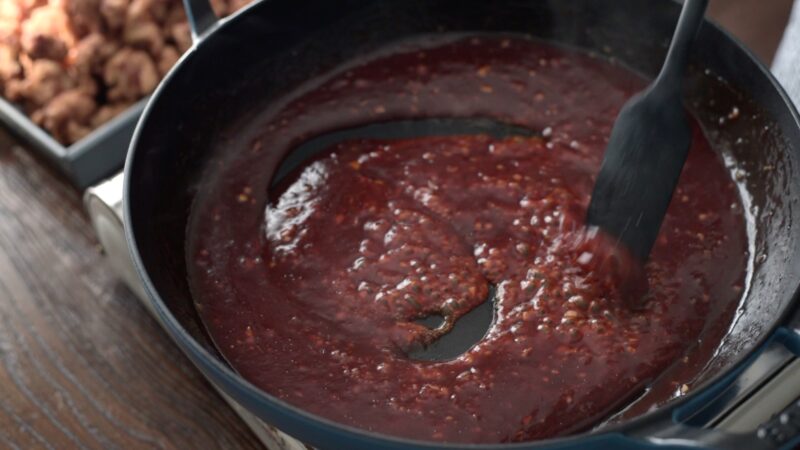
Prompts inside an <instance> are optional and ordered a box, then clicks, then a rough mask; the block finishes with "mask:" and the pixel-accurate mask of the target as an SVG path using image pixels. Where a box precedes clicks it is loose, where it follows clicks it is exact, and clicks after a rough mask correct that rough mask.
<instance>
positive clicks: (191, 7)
mask: <svg viewBox="0 0 800 450" xmlns="http://www.w3.org/2000/svg"><path fill="white" fill-rule="evenodd" d="M183 7H184V9H186V17H187V18H188V19H189V26H190V27H191V29H192V42H194V43H195V44H196V43H197V42H198V41H199V40H200V38H201V37H202V36H203V34H205V33H206V32H207V31H208V30H210V29H211V28H213V27H214V25H216V24H217V21H218V20H219V19H218V18H217V15H216V14H214V10H213V9H212V8H211V3H210V2H209V0H183Z"/></svg>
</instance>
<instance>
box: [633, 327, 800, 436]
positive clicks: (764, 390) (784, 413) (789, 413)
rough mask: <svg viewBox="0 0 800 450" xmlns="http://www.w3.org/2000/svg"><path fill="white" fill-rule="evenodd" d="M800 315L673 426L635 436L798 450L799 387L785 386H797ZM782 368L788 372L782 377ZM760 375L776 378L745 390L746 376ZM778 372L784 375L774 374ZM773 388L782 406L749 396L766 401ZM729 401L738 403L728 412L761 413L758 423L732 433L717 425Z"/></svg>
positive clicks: (682, 411)
mask: <svg viewBox="0 0 800 450" xmlns="http://www.w3.org/2000/svg"><path fill="white" fill-rule="evenodd" d="M797 319H798V318H797V317H795V318H794V320H792V321H791V322H790V323H788V324H787V326H784V327H781V328H779V329H778V330H777V331H776V332H775V333H774V334H773V336H771V337H770V339H769V340H768V342H767V343H766V344H764V345H763V346H762V347H761V348H760V349H759V350H758V351H757V352H756V353H755V354H754V355H752V356H751V357H750V358H749V359H748V360H747V361H745V362H744V363H743V364H742V365H740V367H738V368H737V369H736V370H734V372H733V373H731V374H730V375H728V376H727V377H726V378H725V379H723V380H721V381H720V382H719V383H717V384H715V385H713V386H711V387H709V388H708V389H705V390H704V391H703V392H700V393H698V395H696V396H695V398H693V399H692V400H691V401H689V402H688V403H687V404H685V405H681V406H680V407H679V408H676V410H675V411H674V412H673V414H672V417H671V420H670V421H669V423H668V424H666V425H665V424H664V423H663V422H661V423H660V424H656V426H655V427H654V428H651V429H649V430H647V429H645V430H641V431H640V432H638V433H634V436H637V435H638V437H639V438H640V439H643V440H645V441H648V442H649V443H650V444H654V445H656V446H666V447H669V448H672V447H678V448H708V449H723V450H739V449H742V450H744V449H746V450H779V449H781V450H782V449H790V448H794V446H795V445H797V444H798V443H799V442H800V397H798V398H794V397H789V396H790V395H793V396H796V395H797V393H796V391H795V393H790V392H786V389H784V388H790V386H788V385H790V384H796V379H797V377H796V375H793V374H796V373H797V371H798V370H797V365H798V364H800V359H798V356H800V328H796V326H797V325H798V323H797ZM781 371H783V375H780V373H781ZM759 373H760V374H761V376H763V375H764V374H768V373H769V374H770V375H769V377H772V378H771V379H770V378H769V377H767V378H768V379H770V381H768V382H767V383H765V384H764V385H761V386H759V387H757V389H756V391H751V392H746V391H747V389H746V388H745V387H744V386H746V380H747V379H748V378H751V379H752V378H754V377H756V376H758V374H759ZM776 373H778V374H779V375H777V376H775V374H776ZM791 380H795V381H791ZM768 389H769V390H771V391H772V395H771V396H770V397H772V398H773V400H779V402H777V405H776V406H777V407H775V406H773V407H770V406H769V405H770V404H771V403H769V402H766V403H767V404H766V405H765V404H763V403H762V404H758V403H757V402H755V401H749V400H748V399H754V398H755V399H757V398H759V396H761V397H760V398H761V399H762V400H763V399H764V398H765V397H767V394H768V393H769V392H768ZM753 392H755V393H756V394H755V395H754V394H753ZM762 394H763V395H762ZM730 404H733V405H734V407H733V408H731V409H729V410H727V411H726V412H725V414H726V415H727V414H729V413H730V412H731V411H734V412H735V410H737V409H739V408H741V409H743V410H746V413H748V414H754V413H755V414H759V415H758V416H757V417H760V419H759V421H760V424H759V425H758V427H757V428H756V429H755V430H753V431H732V430H731V429H725V427H724V426H718V425H719V424H720V421H719V420H718V419H719V417H720V412H721V410H723V409H724V408H725V407H726V405H730ZM778 405H780V406H778ZM783 405H786V406H783ZM780 408H783V409H782V410H781V409H780ZM776 410H777V411H776ZM715 416H716V417H715ZM727 417H729V418H730V417H731V416H730V415H728V416H727ZM748 429H749V428H748ZM634 436H631V437H634Z"/></svg>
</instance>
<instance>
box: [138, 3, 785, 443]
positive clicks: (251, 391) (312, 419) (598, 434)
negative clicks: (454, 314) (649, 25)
mask: <svg viewBox="0 0 800 450" xmlns="http://www.w3.org/2000/svg"><path fill="white" fill-rule="evenodd" d="M269 1H270V0H259V1H256V2H253V3H252V4H250V5H248V6H247V7H245V8H243V9H242V10H240V11H239V12H237V13H236V14H235V15H233V16H230V17H228V18H226V19H222V20H220V22H219V24H218V26H216V27H215V28H214V29H212V30H211V31H210V32H208V33H207V34H205V35H204V36H203V37H202V38H201V39H200V41H199V42H197V43H195V44H194V45H193V46H192V47H191V48H190V49H189V50H188V51H187V52H186V53H185V54H184V55H183V56H182V57H181V59H180V60H179V61H178V63H177V64H176V65H175V66H174V68H173V70H171V71H170V72H169V74H168V75H167V76H166V77H165V78H164V80H163V81H162V82H161V83H160V84H159V86H158V87H157V89H156V90H155V92H153V94H152V96H151V98H150V100H149V101H148V103H147V105H146V106H145V109H144V111H143V112H142V115H141V117H140V119H139V122H138V123H137V126H136V130H135V132H134V134H133V137H132V139H131V143H130V146H129V150H128V154H127V157H126V162H125V170H124V173H125V176H124V187H123V189H124V196H123V217H124V229H125V238H126V242H127V245H128V248H129V251H130V253H131V256H132V260H133V264H134V267H135V269H136V272H137V274H138V276H139V278H140V281H141V282H142V284H143V287H144V290H145V293H146V294H147V297H148V300H149V301H150V303H151V304H152V306H153V309H154V310H155V312H156V315H157V318H158V320H159V322H160V323H161V325H162V326H163V327H164V328H165V329H166V330H167V332H168V333H169V334H170V336H171V337H172V339H173V340H175V341H176V342H177V343H178V344H179V347H180V348H181V350H182V351H183V352H184V353H186V354H187V356H189V359H190V360H191V361H192V362H193V364H195V365H196V366H198V368H200V369H201V372H203V373H204V375H205V376H206V377H208V378H210V379H211V380H212V381H213V384H214V385H215V387H217V388H218V389H220V390H222V391H223V392H224V393H225V394H226V395H229V396H231V397H232V398H233V399H234V400H235V401H237V403H239V404H242V405H243V406H245V408H246V409H248V411H249V412H251V413H253V414H254V415H256V416H258V417H259V418H260V419H261V420H264V421H265V422H266V423H271V422H270V421H268V420H267V419H266V418H265V416H268V415H269V416H279V415H283V416H284V419H285V420H280V422H286V423H293V424H294V426H292V427H288V428H298V427H304V426H305V427H308V426H311V427H312V428H314V429H316V434H320V433H324V434H326V435H328V436H329V437H333V436H338V437H339V438H343V439H347V440H349V441H350V442H351V443H355V442H353V441H357V442H359V443H360V444H361V445H362V446H365V447H363V448H376V447H383V448H390V447H391V448H411V447H413V448H420V449H433V448H442V449H456V448H463V449H471V450H488V449H496V448H503V449H523V448H525V449H527V448H547V447H551V448H552V447H556V446H558V447H562V446H566V445H570V444H574V443H577V442H581V443H582V444H587V442H586V439H600V440H602V439H604V438H607V439H614V438H625V439H632V440H636V441H638V442H644V441H643V439H644V437H643V436H641V435H639V434H632V435H629V434H627V433H623V432H625V431H634V430H637V429H638V430H642V429H647V428H648V426H651V425H653V424H655V423H657V422H660V421H664V420H665V419H666V420H668V421H670V422H671V417H670V416H671V415H672V412H673V411H674V410H675V409H676V408H679V407H681V406H684V405H686V404H687V403H688V402H690V401H691V400H692V399H694V398H696V397H697V396H698V395H699V394H700V393H702V392H704V391H705V390H706V389H708V388H709V387H711V386H713V385H715V384H717V383H719V382H720V381H722V380H724V379H725V378H726V377H728V376H730V375H731V374H733V373H735V371H736V370H737V369H739V368H741V367H742V366H743V365H744V364H746V363H747V362H748V359H749V358H750V357H751V356H752V355H753V354H754V353H755V352H756V351H758V349H760V348H762V347H763V345H764V343H765V342H766V341H767V340H769V339H770V338H771V337H772V336H773V335H774V333H775V330H776V329H778V328H779V327H780V326H781V324H782V323H784V322H785V321H786V318H787V317H788V316H789V315H790V314H791V313H792V310H793V309H796V305H794V304H793V303H796V301H797V299H798V296H799V295H800V286H798V287H796V288H795V291H794V293H793V295H792V301H791V302H790V304H788V305H787V306H786V307H785V308H784V310H783V311H782V314H781V317H780V319H779V320H777V321H776V322H775V323H774V324H772V325H771V326H770V327H769V328H768V330H767V331H765V332H764V333H763V334H762V336H760V337H759V338H758V339H756V340H755V341H754V343H753V344H752V347H751V348H750V349H749V350H748V351H747V352H743V353H740V354H738V355H736V357H735V358H734V362H733V363H731V364H730V365H729V366H728V367H727V368H726V369H724V370H722V371H720V372H718V373H716V374H714V375H713V376H711V377H709V378H708V379H707V380H705V381H704V382H703V383H701V384H700V385H698V386H697V387H696V388H695V389H693V390H692V392H691V393H690V394H688V395H685V396H682V397H680V398H676V399H673V400H670V401H669V403H668V404H667V405H666V407H659V408H656V409H654V410H652V411H648V412H646V413H644V414H642V415H640V416H637V417H634V418H631V419H628V420H625V421H623V422H620V423H617V424H611V425H607V426H604V427H603V428H601V429H593V430H587V431H584V432H580V433H577V434H574V435H569V436H563V437H554V438H547V439H542V440H536V441H527V442H515V443H496V444H486V443H482V444H459V443H452V442H433V441H421V440H416V439H409V438H402V437H397V436H392V435H387V434H382V433H377V432H372V431H368V430H364V429H361V428H357V427H354V426H351V425H346V424H342V423H338V422H336V421H333V420H331V419H328V418H325V417H322V416H319V415H316V414H313V413H310V412H307V411H305V410H303V409H301V408H299V407H296V406H294V405H292V404H290V403H288V402H285V401H283V400H281V399H279V398H277V397H275V396H273V395H271V394H269V393H267V392H265V391H263V390H261V389H259V388H258V387H256V386H255V385H253V384H252V383H250V382H249V381H248V380H246V379H245V378H243V377H242V376H240V375H239V374H238V373H236V372H235V371H234V370H233V369H232V368H231V367H229V366H227V365H225V364H223V362H222V361H220V360H219V359H217V358H215V357H214V356H213V355H212V354H211V353H210V352H209V351H208V350H206V349H205V348H204V347H203V346H202V345H201V344H200V343H199V342H197V340H195V339H194V338H193V337H192V336H191V335H190V334H189V333H188V331H187V330H186V329H185V328H184V327H183V326H182V325H181V324H180V322H178V320H177V318H176V317H175V316H174V315H173V314H172V312H171V310H170V309H169V308H168V307H167V305H166V303H165V302H164V300H163V298H162V297H161V295H160V294H159V292H158V290H157V289H156V287H155V285H154V283H153V282H152V280H151V278H150V276H149V275H148V270H147V268H146V267H145V262H144V260H143V259H142V257H141V254H140V252H139V246H138V242H137V238H136V234H137V233H136V231H135V230H134V226H133V219H132V208H131V202H130V201H129V199H130V196H131V191H132V190H133V189H134V186H133V182H132V181H131V179H132V176H131V175H132V174H135V173H136V171H137V170H141V169H137V168H136V166H137V165H141V164H137V162H136V160H137V159H140V158H138V157H137V155H138V154H140V153H142V152H143V150H142V151H139V152H138V153H137V148H138V147H139V141H140V140H141V135H142V133H143V131H142V130H143V128H144V124H145V123H146V122H147V120H148V118H149V117H150V115H151V113H152V111H153V110H154V109H155V107H156V105H157V104H158V99H159V98H160V97H161V96H162V93H163V92H164V91H165V90H167V89H168V88H169V87H170V86H171V84H172V83H173V82H174V80H175V79H177V78H179V75H178V74H179V72H180V70H181V68H182V67H186V65H187V61H189V60H191V59H192V58H193V57H194V55H195V54H196V53H197V51H198V50H199V49H201V48H203V46H204V44H206V45H207V43H208V42H209V41H210V40H212V39H214V38H215V36H220V31H222V30H225V29H228V28H230V27H233V26H235V24H236V23H237V22H238V21H239V20H240V19H242V18H244V17H246V16H247V14H248V13H249V12H250V11H251V10H254V9H255V8H258V7H259V6H260V5H263V4H266V3H268V2H269ZM670 2H671V3H676V2H675V1H674V0H670ZM703 29H705V30H706V32H707V33H709V32H710V33H717V34H719V35H721V40H722V41H728V42H729V43H730V44H731V46H732V48H733V49H734V50H735V51H736V52H738V53H739V55H741V57H742V59H743V60H749V61H750V63H752V64H754V65H755V68H756V69H757V75H760V76H763V77H765V79H766V81H767V83H768V85H769V86H771V88H772V89H773V90H774V91H775V92H776V93H777V94H778V96H779V97H780V99H781V101H782V103H783V106H784V107H785V108H787V110H788V113H789V116H790V118H791V119H792V120H791V122H793V124H794V126H795V128H797V129H799V130H800V114H798V111H797V109H796V107H795V105H794V104H793V103H792V101H791V99H789V97H788V95H787V93H786V92H785V91H784V89H783V87H782V86H781V85H780V84H779V83H778V82H777V80H776V79H775V78H774V76H773V75H772V73H771V72H770V71H769V69H768V68H767V67H766V66H765V65H764V64H763V63H762V62H761V61H760V60H758V59H757V58H756V57H755V56H754V55H753V53H752V52H751V51H750V50H749V49H747V48H746V47H744V46H743V45H742V44H741V42H740V41H739V40H737V39H736V38H734V37H733V36H732V35H730V34H729V33H728V32H727V31H725V30H723V29H722V28H720V27H719V26H718V25H717V24H715V23H714V22H713V21H711V20H709V19H705V24H704V27H703ZM254 410H256V411H254ZM264 410H269V411H270V412H271V414H265V413H263V411H264ZM279 429H280V428H279ZM281 431H282V432H285V431H283V429H281ZM286 433H287V434H289V435H291V433H289V432H286ZM292 437H294V436H292Z"/></svg>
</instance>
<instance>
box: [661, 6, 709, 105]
mask: <svg viewBox="0 0 800 450" xmlns="http://www.w3.org/2000/svg"><path fill="white" fill-rule="evenodd" d="M707 7H708V0H685V1H684V3H683V9H682V10H681V16H680V18H679V19H678V25H677V26H676V27H675V33H674V34H673V35H672V42H671V43H670V47H669V51H668V52H667V58H666V60H665V61H664V65H663V66H662V67H661V73H659V75H658V79H657V83H659V84H661V86H662V87H663V86H670V87H672V88H673V89H680V88H681V85H682V83H681V81H682V80H683V75H684V73H685V72H686V64H687V62H688V60H689V49H690V47H691V43H692V41H693V40H694V38H695V36H696V35H697V31H698V30H699V29H700V24H702V23H703V16H704V15H705V12H706V8H707Z"/></svg>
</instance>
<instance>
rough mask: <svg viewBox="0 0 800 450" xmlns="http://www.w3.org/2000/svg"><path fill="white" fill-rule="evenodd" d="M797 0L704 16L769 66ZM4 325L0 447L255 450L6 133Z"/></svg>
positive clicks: (63, 192) (76, 204) (0, 296)
mask: <svg viewBox="0 0 800 450" xmlns="http://www.w3.org/2000/svg"><path fill="white" fill-rule="evenodd" d="M791 1H792V0H776V1H775V2H768V3H769V6H770V8H765V7H762V6H761V5H762V3H761V0H735V1H734V0H725V1H722V0H714V1H713V2H712V3H711V9H710V11H709V13H710V14H711V15H712V16H713V17H715V18H716V19H717V20H719V22H720V23H721V24H723V25H724V26H727V27H729V28H731V29H733V31H734V34H737V35H739V36H740V37H742V38H743V40H744V41H745V43H746V44H748V45H750V46H751V47H752V48H754V49H755V50H756V51H757V53H758V55H759V56H760V57H761V58H762V59H764V60H765V61H769V60H770V59H771V57H772V54H773V53H774V50H775V46H776V45H777V43H778V42H777V39H778V38H779V37H780V30H781V29H782V24H784V23H785V21H786V17H787V16H788V9H789V6H790V5H791ZM779 22H780V24H778V23H779ZM764 24H775V26H767V27H765V26H763V25H764ZM776 30H777V32H776ZM0 321H1V322H0V448H2V449H5V448H11V449H25V450H27V449H35V448H46V449H65V448H86V449H114V448H120V449H137V448H165V449H173V448H174V449H213V448H225V449H250V448H259V443H258V441H257V440H256V439H255V437H254V435H253V434H252V433H251V432H250V431H249V430H248V429H247V428H246V427H245V425H244V424H243V423H242V422H241V421H240V420H239V418H238V417H237V416H236V415H235V414H234V413H233V411H232V410H231V409H230V408H229V407H228V406H227V405H226V404H225V403H224V401H223V400H222V399H221V398H220V397H219V396H218V395H217V394H216V393H214V391H213V390H212V388H211V386H210V385H208V383H206V382H205V380H204V379H203V378H202V377H201V375H200V374H199V372H198V371H196V370H195V369H194V367H192V365H191V364H190V363H189V361H188V360H187V359H186V358H185V357H184V356H183V354H181V353H180V351H179V350H178V349H177V347H175V346H174V345H173V344H172V342H171V341H170V340H169V339H168V337H167V336H166V334H165V333H164V332H163V331H162V330H161V329H160V328H159V326H158V324H157V323H156V322H155V320H153V319H152V318H151V317H150V316H149V315H148V313H147V311H146V310H145V309H144V307H142V306H141V305H140V304H139V302H138V300H137V299H136V298H135V297H134V296H133V294H132V293H131V292H130V291H128V290H127V288H125V287H124V286H123V285H122V284H121V283H120V282H119V281H118V280H117V279H116V278H115V276H114V274H113V273H112V271H111V270H109V268H108V267H107V266H106V265H105V264H104V260H103V256H102V255H101V250H100V248H99V245H98V243H97V240H96V239H95V237H94V235H93V232H92V229H91V227H90V225H89V222H88V220H87V217H86V215H85V214H84V212H83V208H82V204H81V193H79V192H77V191H76V190H74V189H73V188H72V187H70V186H69V185H68V184H67V183H66V182H65V181H64V180H63V179H61V178H60V177H59V176H58V175H57V174H55V172H54V171H52V170H51V169H49V168H48V167H47V166H46V164H44V163H43V162H41V161H39V160H37V159H35V158H33V157H32V156H31V155H30V154H28V152H26V151H25V150H24V149H23V148H21V147H20V146H19V145H18V144H17V142H16V141H15V139H14V138H12V137H10V136H9V135H8V133H7V132H6V131H5V130H3V129H2V128H0Z"/></svg>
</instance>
